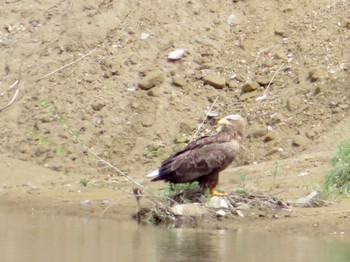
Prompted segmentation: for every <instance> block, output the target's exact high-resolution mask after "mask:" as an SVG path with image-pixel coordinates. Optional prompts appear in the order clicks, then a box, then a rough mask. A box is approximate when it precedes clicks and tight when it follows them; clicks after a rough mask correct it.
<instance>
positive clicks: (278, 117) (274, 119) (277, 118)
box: [269, 113, 284, 126]
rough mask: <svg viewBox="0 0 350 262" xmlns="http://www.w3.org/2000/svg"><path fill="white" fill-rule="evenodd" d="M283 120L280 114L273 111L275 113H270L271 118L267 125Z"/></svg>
mask: <svg viewBox="0 0 350 262" xmlns="http://www.w3.org/2000/svg"><path fill="white" fill-rule="evenodd" d="M283 120H284V118H283V116H282V115H280V114H277V113H275V114H273V115H271V119H270V121H269V125H270V126H273V125H276V124H279V123H282V122H283Z"/></svg>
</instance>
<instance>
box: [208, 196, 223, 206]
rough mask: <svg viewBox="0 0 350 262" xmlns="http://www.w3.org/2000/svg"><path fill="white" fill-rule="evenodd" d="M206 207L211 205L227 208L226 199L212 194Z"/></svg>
mask: <svg viewBox="0 0 350 262" xmlns="http://www.w3.org/2000/svg"><path fill="white" fill-rule="evenodd" d="M206 205H207V206H208V207H213V208H228V207H229V205H228V203H227V200H226V199H225V198H223V197H219V196H213V197H212V198H210V200H209V201H208V202H207V203H206Z"/></svg>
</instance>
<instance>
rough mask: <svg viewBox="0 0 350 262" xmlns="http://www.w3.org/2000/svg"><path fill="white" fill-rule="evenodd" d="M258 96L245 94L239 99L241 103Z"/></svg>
mask: <svg viewBox="0 0 350 262" xmlns="http://www.w3.org/2000/svg"><path fill="white" fill-rule="evenodd" d="M256 96H257V94H256V92H249V93H244V94H241V96H240V97H239V101H245V100H248V99H250V98H253V97H256Z"/></svg>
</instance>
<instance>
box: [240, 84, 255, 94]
mask: <svg viewBox="0 0 350 262" xmlns="http://www.w3.org/2000/svg"><path fill="white" fill-rule="evenodd" d="M258 88H259V84H258V82H255V81H247V82H245V83H244V84H243V85H242V87H241V92H242V93H248V92H252V91H255V90H257V89H258Z"/></svg>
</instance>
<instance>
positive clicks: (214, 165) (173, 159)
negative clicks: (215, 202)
mask: <svg viewBox="0 0 350 262" xmlns="http://www.w3.org/2000/svg"><path fill="white" fill-rule="evenodd" d="M218 126H219V127H218V130H217V133H216V134H215V135H212V136H202V137H200V138H198V139H197V140H195V141H193V142H191V143H189V144H188V145H187V146H186V147H185V148H184V149H182V150H181V151H179V152H177V153H175V154H173V155H171V156H169V157H168V158H167V159H166V160H164V161H163V162H162V163H161V166H160V167H159V168H158V169H157V170H155V171H153V172H151V173H150V174H148V175H147V177H149V178H152V180H151V181H158V180H164V181H166V182H170V183H174V184H178V183H191V182H194V181H197V182H198V183H199V185H200V187H201V189H202V192H203V191H204V190H206V189H209V191H210V195H211V196H224V195H226V194H225V193H221V192H218V191H217V190H216V186H217V184H218V182H219V173H220V172H221V171H222V170H224V169H225V168H227V167H228V166H229V165H230V164H231V163H232V162H233V160H234V159H235V156H236V155H237V153H238V152H239V149H240V143H241V140H242V138H243V132H244V130H245V120H244V119H243V118H242V117H241V116H240V115H229V116H226V117H224V118H222V119H220V120H219V121H218Z"/></svg>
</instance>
